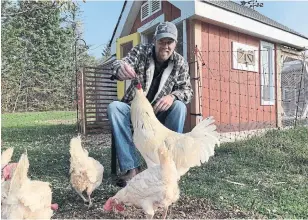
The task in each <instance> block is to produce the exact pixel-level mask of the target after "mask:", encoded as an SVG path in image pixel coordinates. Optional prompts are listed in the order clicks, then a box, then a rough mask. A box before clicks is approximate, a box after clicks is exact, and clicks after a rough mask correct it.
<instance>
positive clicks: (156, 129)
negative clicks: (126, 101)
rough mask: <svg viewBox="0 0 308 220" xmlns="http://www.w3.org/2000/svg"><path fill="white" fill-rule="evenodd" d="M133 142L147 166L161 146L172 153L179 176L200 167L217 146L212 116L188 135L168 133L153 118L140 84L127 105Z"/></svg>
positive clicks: (150, 163)
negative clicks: (164, 146)
mask: <svg viewBox="0 0 308 220" xmlns="http://www.w3.org/2000/svg"><path fill="white" fill-rule="evenodd" d="M131 120H132V124H133V129H134V134H133V141H134V143H135V145H136V147H137V149H138V150H139V151H140V153H141V155H142V156H143V158H144V159H145V161H146V163H147V166H148V167H152V166H155V165H156V164H159V157H158V154H157V149H158V147H159V146H161V145H162V144H163V143H164V144H165V145H166V146H167V148H168V149H169V151H171V152H172V157H173V160H174V162H175V165H176V168H177V171H178V174H179V176H182V175H184V174H185V173H186V172H187V171H188V170H189V169H190V168H191V167H194V166H200V165H201V163H205V162H207V161H208V160H209V158H210V157H211V156H213V155H214V148H215V145H216V144H217V145H219V139H218V133H217V131H216V126H215V125H214V124H213V123H214V119H213V117H209V118H206V119H204V120H203V121H201V122H200V123H199V124H198V125H197V126H196V127H195V128H194V129H193V130H192V131H191V132H189V133H185V134H180V133H177V132H174V131H171V130H169V129H168V128H166V127H165V126H164V125H163V124H161V123H160V121H159V120H158V119H157V118H156V116H155V114H154V111H153V107H152V106H151V104H150V103H149V101H148V100H147V98H146V97H145V95H144V93H143V90H142V88H141V85H140V84H138V85H137V86H136V90H135V97H134V99H133V101H132V103H131Z"/></svg>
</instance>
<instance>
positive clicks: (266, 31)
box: [195, 1, 308, 49]
mask: <svg viewBox="0 0 308 220" xmlns="http://www.w3.org/2000/svg"><path fill="white" fill-rule="evenodd" d="M195 11H196V18H198V16H199V18H200V19H201V20H205V21H206V22H209V23H213V24H216V25H219V26H222V27H226V28H228V29H231V30H235V31H239V32H242V33H247V34H249V35H252V36H256V37H258V38H261V39H265V40H268V41H273V42H277V43H281V44H286V45H288V46H291V47H295V48H297V49H302V48H304V47H307V46H308V39H305V38H303V37H300V36H297V35H295V34H291V33H289V32H287V31H283V30H280V29H278V28H275V27H272V26H269V25H267V24H263V23H261V22H258V21H256V20H253V19H250V18H247V17H244V16H242V15H239V14H236V13H233V12H230V11H227V10H224V9H222V8H219V7H216V6H213V5H210V4H207V3H206V2H200V1H195Z"/></svg>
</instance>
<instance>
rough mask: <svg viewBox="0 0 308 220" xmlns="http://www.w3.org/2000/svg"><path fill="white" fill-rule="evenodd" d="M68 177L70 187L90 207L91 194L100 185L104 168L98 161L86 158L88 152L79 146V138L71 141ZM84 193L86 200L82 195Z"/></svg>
mask: <svg viewBox="0 0 308 220" xmlns="http://www.w3.org/2000/svg"><path fill="white" fill-rule="evenodd" d="M70 154H71V159H70V162H71V165H70V176H71V184H72V187H73V188H74V189H75V190H76V192H77V193H78V195H79V196H80V197H81V198H82V199H83V200H84V202H89V207H90V206H91V205H92V201H91V194H92V192H93V191H94V190H95V189H96V188H97V187H98V186H99V185H100V184H101V183H102V181H103V173H104V167H103V165H101V164H100V163H99V162H98V161H96V160H95V159H93V158H92V157H89V156H88V151H87V150H86V149H84V148H83V147H82V145H81V138H80V136H78V137H76V138H72V139H71V143H70ZM84 191H86V193H87V196H88V200H87V199H86V198H85V197H84V195H83V194H82V193H83V192H84Z"/></svg>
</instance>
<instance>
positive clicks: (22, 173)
mask: <svg viewBox="0 0 308 220" xmlns="http://www.w3.org/2000/svg"><path fill="white" fill-rule="evenodd" d="M28 169H29V160H28V157H27V154H23V155H22V156H21V157H20V159H19V162H18V164H17V167H16V169H15V171H14V174H13V177H12V179H11V180H10V186H9V191H8V195H7V197H6V198H5V199H4V200H3V201H2V207H1V216H2V218H5V219H50V218H51V216H52V214H53V211H52V209H53V210H55V209H57V208H58V205H57V204H53V205H52V204H51V200H52V192H51V188H50V186H49V183H48V182H42V181H32V180H30V179H29V178H28Z"/></svg>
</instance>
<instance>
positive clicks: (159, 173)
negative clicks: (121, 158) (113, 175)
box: [104, 147, 180, 218]
mask: <svg viewBox="0 0 308 220" xmlns="http://www.w3.org/2000/svg"><path fill="white" fill-rule="evenodd" d="M158 156H159V160H160V165H156V166H152V167H150V168H148V169H146V170H144V171H143V172H141V173H139V174H138V175H136V176H134V177H133V178H132V179H131V180H130V181H129V182H128V183H127V185H126V187H125V188H123V189H121V190H120V191H119V192H118V193H117V194H116V195H115V196H113V197H111V198H109V199H108V200H107V202H106V203H105V205H104V210H105V211H111V210H117V211H123V210H124V206H123V205H134V206H136V207H139V208H142V209H143V210H144V212H145V213H146V217H147V218H153V216H154V214H155V211H156V209H157V208H159V207H160V208H163V209H164V218H166V216H167V212H168V207H169V206H170V205H171V204H172V203H174V202H176V201H177V200H178V199H179V194H180V190H179V187H178V181H179V178H178V174H177V171H176V167H175V164H174V161H173V160H172V158H171V154H170V153H169V152H168V150H167V148H166V147H160V148H158Z"/></svg>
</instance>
